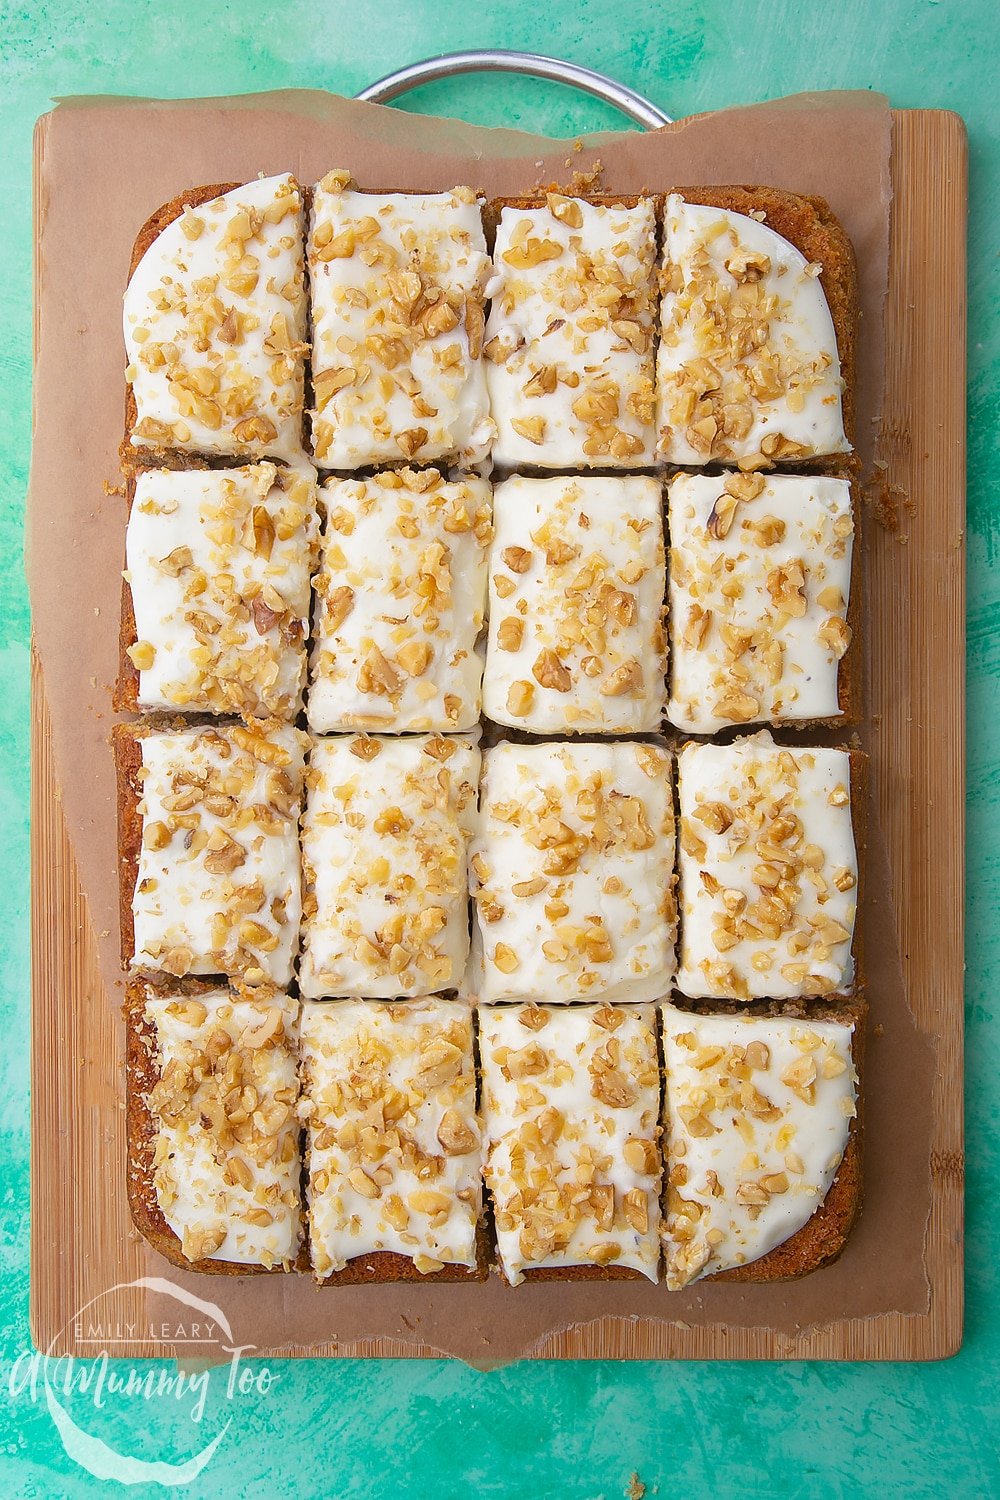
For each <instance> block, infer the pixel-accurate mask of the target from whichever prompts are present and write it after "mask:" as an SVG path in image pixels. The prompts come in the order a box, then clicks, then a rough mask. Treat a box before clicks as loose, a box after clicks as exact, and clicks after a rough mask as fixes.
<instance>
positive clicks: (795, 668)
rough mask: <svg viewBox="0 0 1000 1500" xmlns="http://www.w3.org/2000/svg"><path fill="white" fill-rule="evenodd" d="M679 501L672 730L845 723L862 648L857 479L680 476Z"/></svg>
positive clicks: (672, 517) (672, 514)
mask: <svg viewBox="0 0 1000 1500" xmlns="http://www.w3.org/2000/svg"><path fill="white" fill-rule="evenodd" d="M668 495H669V528H670V664H671V690H670V702H669V704H668V707H667V715H668V717H669V719H670V722H671V723H672V724H675V725H676V726H677V727H678V729H685V730H688V731H689V732H691V733H694V734H712V733H714V732H715V731H716V730H718V729H728V728H730V727H731V726H732V725H733V724H746V723H752V722H755V721H757V722H759V721H761V720H764V721H770V722H778V721H793V720H796V719H827V718H835V717H837V716H838V715H839V714H840V712H841V708H840V698H839V691H838V682H839V671H840V660H841V658H842V657H843V655H844V653H845V652H846V650H847V648H848V646H849V645H850V640H851V631H850V628H849V626H848V624H847V607H848V601H849V598H850V591H851V549H852V543H853V536H854V520H853V516H852V510H851V488H850V485H849V483H848V481H847V480H846V479H824V478H816V477H814V476H810V475H804V474H802V475H799V474H795V475H792V474H780V475H768V476H765V475H763V474H730V475H724V474H722V475H708V474H680V475H677V476H676V477H675V478H674V479H673V480H672V481H671V484H670V486H669V490H668Z"/></svg>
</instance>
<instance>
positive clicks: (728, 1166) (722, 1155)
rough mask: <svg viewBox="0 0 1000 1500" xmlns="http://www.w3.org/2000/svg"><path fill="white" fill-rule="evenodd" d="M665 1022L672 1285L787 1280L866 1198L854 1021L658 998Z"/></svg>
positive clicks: (842, 1231)
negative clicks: (704, 1009)
mask: <svg viewBox="0 0 1000 1500" xmlns="http://www.w3.org/2000/svg"><path fill="white" fill-rule="evenodd" d="M662 1021H663V1055H664V1063H665V1070H666V1092H665V1100H664V1115H663V1120H664V1127H665V1132H666V1164H667V1189H666V1212H665V1215H664V1220H663V1248H664V1257H665V1262H666V1279H667V1286H668V1288H669V1289H670V1290H671V1291H679V1290H680V1289H681V1288H682V1287H684V1286H687V1285H688V1284H689V1283H690V1282H692V1281H696V1280H699V1279H700V1278H701V1277H703V1276H713V1275H716V1274H718V1273H720V1272H726V1271H730V1272H731V1271H733V1270H735V1269H737V1268H742V1267H749V1268H750V1271H749V1275H748V1276H747V1277H746V1278H741V1279H750V1280H771V1279H784V1278H786V1277H788V1276H793V1275H796V1274H798V1275H801V1274H804V1273H805V1272H806V1271H812V1270H816V1269H817V1267H818V1266H819V1265H821V1264H823V1263H824V1262H825V1261H829V1260H832V1259H834V1258H835V1257H836V1255H838V1254H839V1252H840V1250H841V1249H842V1248H843V1244H844V1241H845V1239H846V1237H847V1234H848V1232H849V1230H850V1227H851V1223H852V1222H853V1219H854V1217H855V1214H856V1212H857V1206H858V1201H859V1197H860V1181H859V1177H858V1172H857V1166H858V1163H857V1156H856V1149H857V1148H856V1145H855V1144H854V1141H855V1124H856V1116H857V1103H856V1100H857V1092H858V1075H857V1070H856V1067H855V1042H856V1036H855V1033H856V1021H855V1019H853V1018H851V1017H845V1019H843V1020H838V1021H813V1020H807V1019H800V1020H797V1019H793V1018H789V1017H784V1016H752V1017H745V1016H733V1015H717V1016H708V1015H688V1014H686V1013H685V1012H683V1011H679V1010H677V1009H676V1008H675V1007H673V1006H671V1005H664V1006H663V1008H662ZM849 1143H851V1144H852V1146H853V1150H852V1153H851V1155H852V1157H853V1158H854V1159H853V1161H851V1162H848V1161H847V1160H845V1152H847V1150H848V1145H849ZM842 1162H843V1164H844V1169H845V1170H844V1172H843V1173H842V1174H841V1180H840V1181H838V1183H837V1192H836V1194H833V1193H832V1192H831V1189H832V1188H833V1186H834V1181H835V1178H837V1175H838V1169H840V1167H841V1163H842ZM834 1198H836V1201H833V1200H834ZM817 1215H819V1216H820V1217H821V1218H822V1219H823V1220H824V1222H819V1221H818V1220H817V1218H816V1217H815V1216H817ZM807 1225H809V1227H810V1230H811V1231H812V1232H811V1233H809V1234H808V1236H802V1237H800V1238H799V1239H798V1240H797V1241H796V1242H795V1243H792V1240H793V1237H794V1236H801V1231H803V1229H805V1227H806V1226H807ZM779 1249H780V1251H781V1253H780V1254H779V1255H776V1254H775V1252H776V1251H779Z"/></svg>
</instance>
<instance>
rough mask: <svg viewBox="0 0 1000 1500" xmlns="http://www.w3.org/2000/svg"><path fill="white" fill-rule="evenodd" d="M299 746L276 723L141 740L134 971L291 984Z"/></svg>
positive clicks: (293, 734) (296, 737)
mask: <svg viewBox="0 0 1000 1500" xmlns="http://www.w3.org/2000/svg"><path fill="white" fill-rule="evenodd" d="M304 742H305V735H303V734H301V733H300V732H299V731H298V730H295V729H290V728H285V727H281V728H275V727H274V726H268V727H264V728H261V729H254V730H248V729H242V728H238V727H237V728H222V727H220V728H218V729H189V730H178V731H177V732H175V733H170V734H148V735H145V736H143V737H142V738H141V740H140V742H139V743H140V746H141V749H142V795H141V797H140V799H139V806H138V810H139V814H140V817H141V819H142V848H141V850H140V853H139V869H138V876H137V879H136V886H135V893H134V896H133V899H132V912H133V917H134V922H135V955H134V960H133V963H134V967H135V968H137V969H144V968H145V969H160V970H163V971H165V972H166V973H168V974H175V975H184V974H234V975H238V976H239V977H241V978H243V979H244V980H246V981H247V982H248V983H258V982H260V981H261V980H262V979H265V978H266V979H270V980H271V981H272V982H273V983H275V984H287V983H288V981H289V980H290V979H291V977H292V963H293V960H294V957H295V952H296V948H297V944H298V930H299V917H300V914H301V896H300V876H299V846H298V823H299V810H300V805H301V795H302V758H303V745H304Z"/></svg>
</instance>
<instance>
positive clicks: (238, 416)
mask: <svg viewBox="0 0 1000 1500" xmlns="http://www.w3.org/2000/svg"><path fill="white" fill-rule="evenodd" d="M303 228H304V226H303V212H302V190H301V188H300V187H299V185H298V183H297V182H296V181H295V179H294V177H291V176H289V175H288V174H285V175H283V176H280V177H266V178H263V179H261V180H259V181H256V182H248V183H245V184H244V185H243V186H242V187H238V188H234V189H233V190H232V191H231V192H228V193H224V194H223V195H222V197H220V198H215V199H213V201H212V202H211V203H201V204H199V205H198V206H197V207H196V208H195V207H191V206H190V205H189V206H187V207H185V209H184V212H183V213H182V214H181V215H180V216H179V217H178V218H176V219H174V220H172V222H171V223H169V224H167V225H166V227H165V228H164V229H162V230H161V231H160V233H159V234H158V235H157V237H156V239H155V240H154V241H153V243H152V244H151V245H150V247H149V249H148V250H147V251H146V253H145V255H143V257H142V259H141V260H140V262H139V264H138V265H137V266H136V268H135V270H134V272H133V273H132V276H131V277H130V279H129V283H128V287H127V289H126V292H125V312H124V330H125V346H126V350H127V354H128V361H129V363H128V371H127V378H128V380H129V382H130V384H131V387H132V394H133V396H134V397H135V404H136V422H135V426H134V428H133V431H132V435H131V443H132V446H133V447H135V448H136V449H142V448H143V447H149V446H152V447H155V448H180V449H184V450H186V451H188V452H200V453H208V454H224V455H225V454H240V455H244V454H248V455H251V456H253V457H265V456H270V457H276V458H285V459H288V460H290V461H294V460H296V459H299V460H301V458H302V405H303V379H304V368H305V365H304V356H305V353H306V347H307V346H306V343H305V338H306V295H305V276H304V269H303V265H304V257H303Z"/></svg>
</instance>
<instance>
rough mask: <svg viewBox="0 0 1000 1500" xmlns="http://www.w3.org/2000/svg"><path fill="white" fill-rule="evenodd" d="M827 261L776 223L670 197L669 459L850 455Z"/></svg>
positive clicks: (665, 374) (665, 313) (664, 430)
mask: <svg viewBox="0 0 1000 1500" xmlns="http://www.w3.org/2000/svg"><path fill="white" fill-rule="evenodd" d="M821 269H822V268H821V267H820V266H818V265H815V264H813V263H810V262H808V261H806V259H805V257H804V256H803V255H801V254H800V252H799V251H798V250H796V248H795V246H794V245H791V244H789V242H788V241H787V240H786V239H783V238H782V237H781V235H779V234H775V232H774V230H773V229H769V228H768V227H767V225H766V224H761V223H758V222H757V220H756V219H752V218H748V217H747V216H745V215H743V214H737V213H733V212H731V211H730V210H728V209H722V208H708V207H704V206H702V205H700V204H697V203H685V202H684V200H683V198H681V197H680V196H679V194H677V193H672V194H671V195H670V197H669V198H668V199H667V206H666V213H665V216H664V240H663V270H662V272H661V286H662V291H663V301H662V305H661V331H660V344H659V349H658V352H657V364H656V388H657V423H658V427H659V443H658V452H659V455H660V457H661V458H664V459H666V460H667V462H668V463H678V464H704V463H707V462H708V461H709V460H713V459H721V460H723V461H725V462H733V461H739V462H740V463H741V464H742V463H744V462H746V461H751V462H752V461H757V462H763V463H766V462H769V461H771V462H781V461H782V460H785V461H793V462H795V461H801V460H802V459H804V458H808V457H810V456H812V455H814V454H829V453H848V452H850V444H849V443H848V442H847V439H846V437H845V436H844V423H843V414H842V411H841V384H842V382H841V376H840V358H839V355H838V352H837V339H836V334H835V332H834V326H833V318H832V317H831V315H830V309H829V307H828V305H827V301H826V297H825V295H824V293H823V287H822V285H821V283H820V281H819V272H820V270H821Z"/></svg>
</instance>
